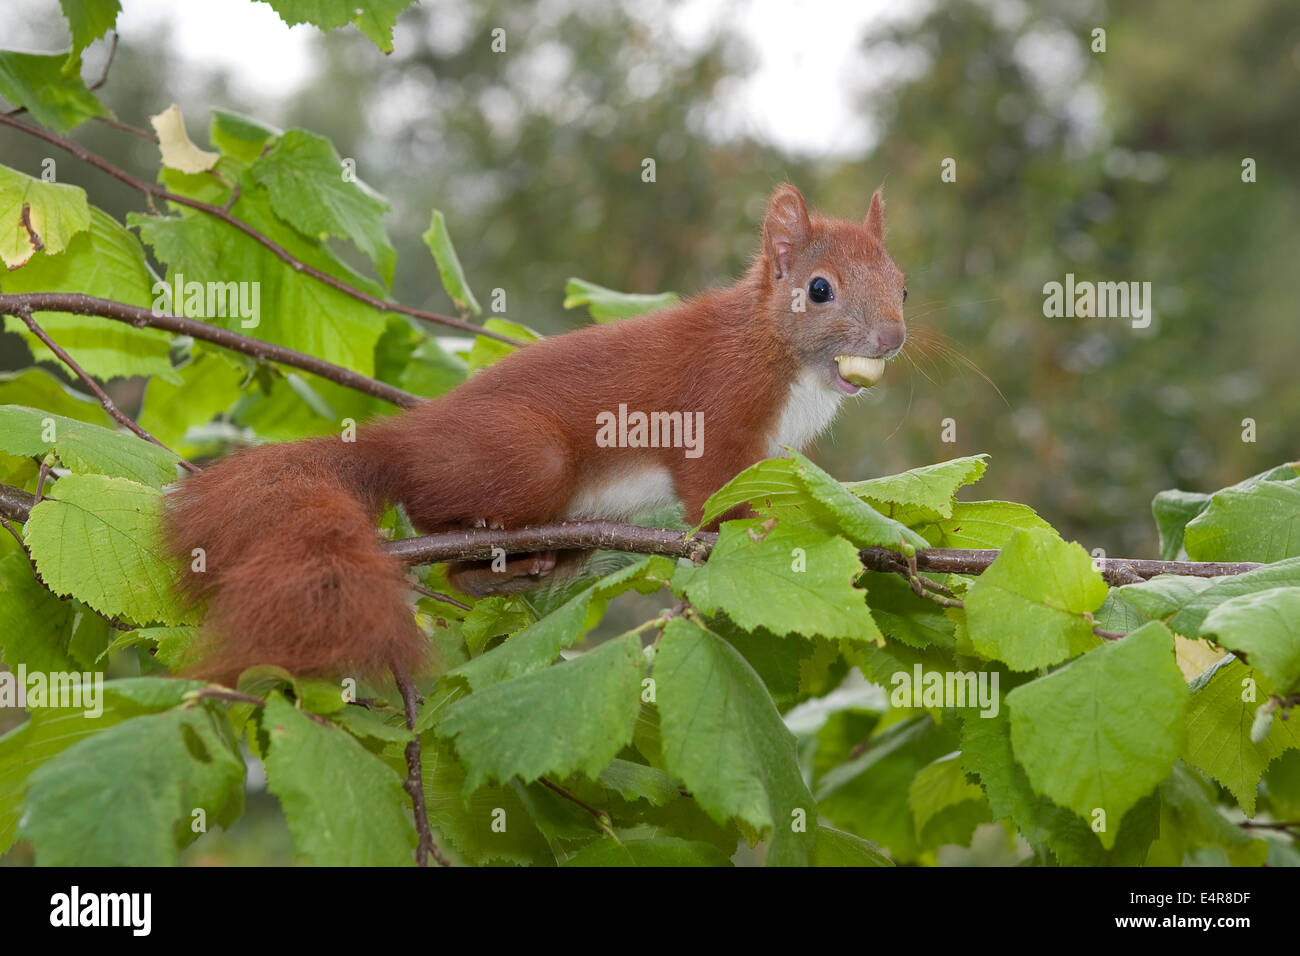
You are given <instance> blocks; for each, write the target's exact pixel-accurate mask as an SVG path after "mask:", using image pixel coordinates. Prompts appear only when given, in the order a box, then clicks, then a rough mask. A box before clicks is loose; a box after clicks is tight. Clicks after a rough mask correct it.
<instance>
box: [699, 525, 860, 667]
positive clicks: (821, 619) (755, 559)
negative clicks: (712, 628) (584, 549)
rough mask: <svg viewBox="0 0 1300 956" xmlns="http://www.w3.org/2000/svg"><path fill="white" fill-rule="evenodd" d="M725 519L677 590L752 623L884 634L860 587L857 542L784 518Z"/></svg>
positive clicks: (832, 634) (706, 607) (781, 630)
mask: <svg viewBox="0 0 1300 956" xmlns="http://www.w3.org/2000/svg"><path fill="white" fill-rule="evenodd" d="M763 529H764V523H763V522H760V521H757V520H750V521H729V522H727V523H726V524H724V525H723V526H722V532H721V534H720V535H719V537H718V542H717V544H716V545H714V547H713V553H712V554H711V555H710V556H709V560H708V561H707V562H706V563H705V564H703V565H701V566H698V567H680V568H678V569H677V571H676V572H675V573H674V574H673V590H674V591H675V592H676V593H678V594H682V595H685V596H686V597H687V598H688V599H689V600H690V601H691V603H692V604H694V605H695V606H696V607H697V608H699V610H700V611H702V612H703V613H705V614H708V615H713V614H717V613H718V612H719V611H722V612H725V613H726V614H727V616H728V617H729V618H731V619H732V620H733V621H735V622H736V623H737V624H738V625H740V626H741V627H742V628H745V629H753V628H757V627H763V628H766V629H767V630H769V631H771V632H772V633H773V634H802V635H803V636H805V637H813V636H817V635H820V636H822V637H828V638H841V637H842V638H847V639H849V640H853V641H877V642H878V641H881V640H883V637H882V636H881V634H880V630H879V628H877V627H876V623H875V621H874V620H873V619H872V617H871V612H870V611H869V610H868V609H867V594H866V592H864V591H862V590H861V589H859V588H855V587H854V586H853V582H854V581H855V580H856V579H857V577H858V575H859V574H860V573H861V572H862V563H861V561H860V560H859V558H858V549H857V548H855V547H854V546H853V545H852V544H850V543H849V542H848V541H846V540H844V539H843V538H841V537H838V536H833V535H828V534H824V533H821V532H818V531H816V530H811V529H805V528H801V527H798V526H796V525H795V523H794V522H793V521H789V520H783V519H778V521H777V524H776V526H775V527H773V528H771V529H770V530H767V531H764V530H763Z"/></svg>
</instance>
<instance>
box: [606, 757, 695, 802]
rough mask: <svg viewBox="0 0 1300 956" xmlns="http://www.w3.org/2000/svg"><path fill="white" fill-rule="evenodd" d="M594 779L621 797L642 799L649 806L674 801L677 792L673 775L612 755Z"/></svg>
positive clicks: (677, 795)
mask: <svg viewBox="0 0 1300 956" xmlns="http://www.w3.org/2000/svg"><path fill="white" fill-rule="evenodd" d="M597 782H598V783H599V784H600V785H601V786H602V787H606V788H608V789H610V790H613V791H615V792H616V793H618V795H619V796H621V797H622V798H623V799H624V800H645V801H646V802H647V803H649V804H651V805H652V806H656V807H662V806H664V805H665V804H667V803H671V802H672V801H673V800H676V799H677V798H678V797H679V796H680V794H679V793H678V791H677V785H676V784H675V783H674V782H673V778H672V777H670V776H669V775H668V774H666V773H664V772H663V771H662V770H660V769H658V768H657V767H647V766H646V765H645V764H640V763H633V762H632V761H630V760H621V759H618V758H615V759H614V760H611V761H610V762H609V766H607V767H606V768H605V769H604V770H602V771H601V772H600V776H599V777H598V778H597Z"/></svg>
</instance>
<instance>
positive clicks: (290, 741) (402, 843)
mask: <svg viewBox="0 0 1300 956" xmlns="http://www.w3.org/2000/svg"><path fill="white" fill-rule="evenodd" d="M262 729H263V731H264V732H265V734H266V735H267V737H268V738H269V740H270V747H269V749H268V752H267V754H266V788H267V789H268V790H270V791H271V793H273V794H275V795H276V796H277V797H278V798H279V799H280V806H281V807H283V808H284V815H285V817H286V819H287V820H288V821H289V831H290V832H291V833H292V834H293V845H294V849H295V850H297V851H298V853H299V854H301V855H302V856H303V857H304V858H305V859H306V860H307V862H309V863H311V864H313V865H316V866H410V865H412V864H413V863H414V862H415V853H414V850H415V843H416V836H415V826H414V824H413V823H412V819H411V808H410V800H409V798H408V797H407V796H406V792H405V791H404V790H403V788H402V780H401V778H400V777H399V776H398V775H397V773H396V772H395V771H394V770H393V769H392V768H391V767H389V766H388V765H387V764H386V763H384V762H383V761H382V760H380V759H379V758H378V757H376V756H375V755H374V754H372V753H370V752H369V751H367V750H366V749H365V748H364V747H362V746H361V744H359V743H357V741H356V740H355V739H354V738H353V737H352V736H350V735H349V734H347V733H345V732H344V731H342V730H340V729H338V728H337V727H333V726H325V725H322V724H319V723H317V722H316V721H314V720H312V719H311V718H310V717H308V716H307V715H305V714H304V713H302V712H301V711H300V710H298V709H297V708H295V707H294V706H293V705H292V704H290V703H288V702H287V701H286V700H285V699H284V697H283V696H281V695H280V694H278V693H277V694H272V695H271V696H270V697H268V698H267V701H266V708H265V710H264V711H263V712H262ZM362 808H363V809H362ZM359 811H362V812H359Z"/></svg>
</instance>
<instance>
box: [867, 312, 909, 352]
mask: <svg viewBox="0 0 1300 956" xmlns="http://www.w3.org/2000/svg"><path fill="white" fill-rule="evenodd" d="M872 338H873V339H874V340H875V345H876V354H877V355H893V354H894V353H895V352H897V351H898V350H899V349H900V348H902V347H903V342H904V340H906V338H907V326H905V325H903V320H902V319H890V320H888V321H885V322H880V323H877V325H876V327H875V329H874V330H873V332H872Z"/></svg>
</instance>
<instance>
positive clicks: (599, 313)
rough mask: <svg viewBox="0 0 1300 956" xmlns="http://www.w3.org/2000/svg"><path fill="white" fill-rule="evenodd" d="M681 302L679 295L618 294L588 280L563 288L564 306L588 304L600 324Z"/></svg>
mask: <svg viewBox="0 0 1300 956" xmlns="http://www.w3.org/2000/svg"><path fill="white" fill-rule="evenodd" d="M678 301H679V296H678V295H677V293H676V292H657V293H654V294H653V295H645V294H642V293H636V292H615V291H614V290H613V289H606V288H605V287H604V286H599V285H596V283H594V282H588V281H587V280H586V279H577V278H573V279H570V280H569V281H568V282H567V283H565V286H564V307H565V308H566V309H575V308H577V307H578V306H582V305H585V306H586V307H587V311H588V312H589V313H590V314H591V317H592V318H593V319H595V320H596V321H597V322H610V321H612V320H614V319H630V318H631V317H632V316H634V315H641V314H642V313H644V312H654V311H655V310H656V309H666V308H667V307H668V306H670V305H673V304H675V303H676V302H678Z"/></svg>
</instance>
